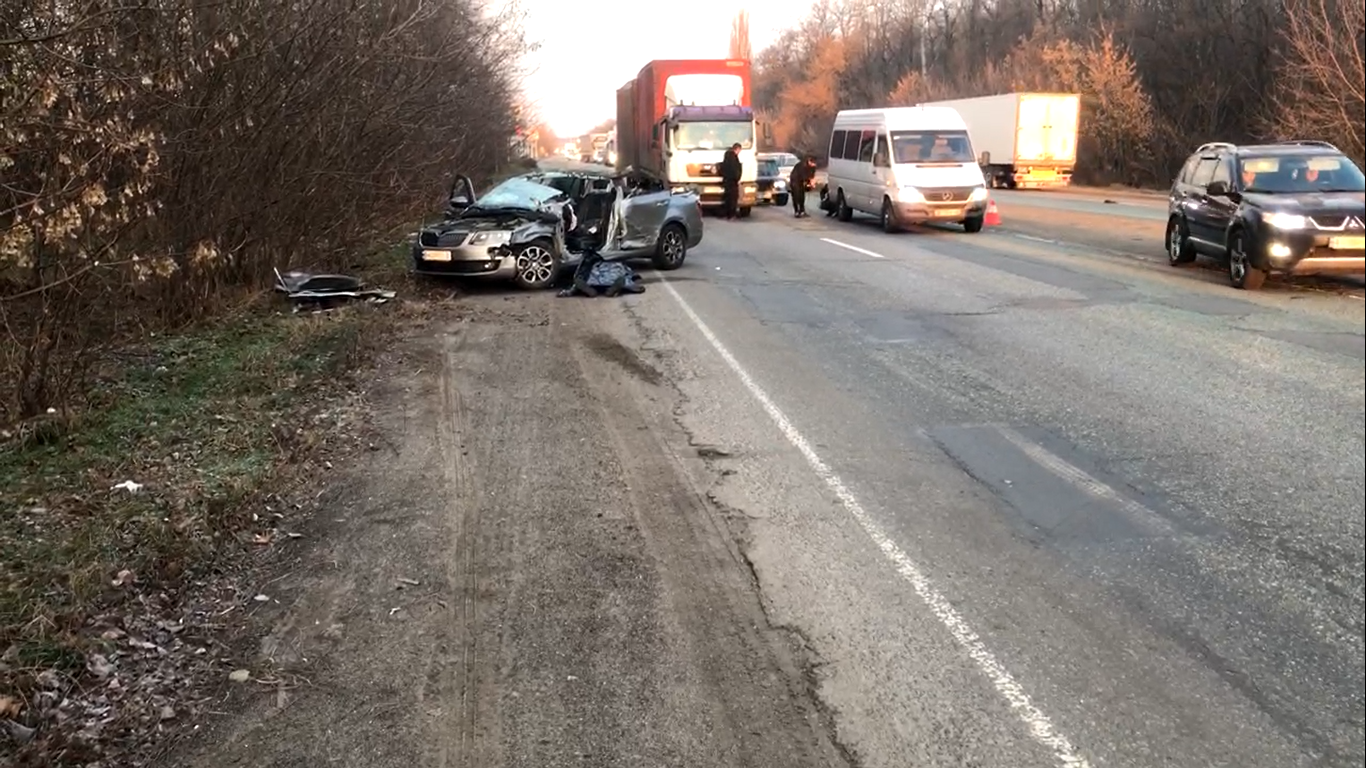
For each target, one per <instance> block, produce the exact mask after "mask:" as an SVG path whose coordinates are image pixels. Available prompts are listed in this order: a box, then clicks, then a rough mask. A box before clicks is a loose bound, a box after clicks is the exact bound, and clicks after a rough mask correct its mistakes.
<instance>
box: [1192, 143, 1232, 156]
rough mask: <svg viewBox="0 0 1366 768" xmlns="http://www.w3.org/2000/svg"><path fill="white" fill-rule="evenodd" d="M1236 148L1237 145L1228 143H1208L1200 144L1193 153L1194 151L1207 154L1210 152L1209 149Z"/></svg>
mask: <svg viewBox="0 0 1366 768" xmlns="http://www.w3.org/2000/svg"><path fill="white" fill-rule="evenodd" d="M1237 148H1238V145H1237V144H1230V143H1228V142H1227V141H1209V142H1206V143H1204V144H1201V145H1200V148H1199V149H1197V150H1195V151H1196V152H1197V153H1199V152H1208V151H1210V150H1211V149H1237Z"/></svg>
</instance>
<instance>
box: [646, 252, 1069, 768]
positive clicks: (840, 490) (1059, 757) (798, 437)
mask: <svg viewBox="0 0 1366 768" xmlns="http://www.w3.org/2000/svg"><path fill="white" fill-rule="evenodd" d="M831 242H833V241H831ZM835 244H836V245H843V243H835ZM660 283H661V284H662V285H663V286H664V288H665V289H667V290H668V291H669V293H670V294H671V295H672V296H673V297H674V300H675V301H677V302H678V306H679V307H681V308H682V309H683V314H685V315H687V316H688V319H689V320H692V322H693V325H695V326H697V330H698V332H700V333H701V334H702V336H703V338H705V339H706V340H707V341H708V342H709V343H710V344H711V346H712V348H713V349H715V350H716V354H718V355H720V357H721V359H722V360H724V361H725V363H726V365H727V366H728V367H729V368H730V369H731V371H733V372H734V373H735V375H736V376H737V377H739V379H740V383H741V384H744V385H745V389H747V390H749V393H750V394H751V395H753V396H754V399H755V400H757V401H758V402H759V405H761V406H763V409H764V411H765V412H767V413H768V416H769V418H771V419H772V420H773V423H774V424H775V425H777V427H778V430H779V431H780V432H782V433H783V437H785V438H787V441H788V442H789V443H791V444H792V447H794V448H796V449H797V450H798V451H799V452H800V453H801V454H802V456H803V457H804V458H805V459H806V463H807V464H809V465H810V466H811V469H812V470H813V471H814V472H815V473H816V476H817V477H819V478H820V479H821V480H822V481H824V482H825V485H826V487H828V488H829V489H830V490H831V492H833V493H834V494H835V496H836V498H838V499H839V500H840V504H841V505H843V507H844V509H845V511H846V512H848V513H849V515H850V516H851V517H853V518H854V520H855V521H857V522H858V524H859V526H860V527H861V528H863V531H864V533H866V534H867V535H868V538H870V539H872V540H873V543H874V544H876V545H877V548H878V549H879V550H881V551H882V554H883V555H884V556H885V557H886V558H887V559H888V560H890V561H891V563H892V565H894V566H895V567H896V571H897V573H898V574H900V575H901V576H902V578H904V579H906V581H908V582H910V585H911V588H912V589H914V590H915V593H916V594H917V595H919V596H920V599H921V600H922V601H924V603H925V605H926V606H927V607H928V608H929V609H930V612H931V613H933V614H934V617H935V618H936V619H938V620H939V623H940V624H943V625H944V627H945V628H946V629H947V630H948V631H949V634H950V635H952V636H953V639H954V640H955V641H957V642H958V645H959V646H961V647H962V648H963V650H965V651H966V652H967V654H968V656H969V657H970V658H971V659H972V660H973V661H974V662H976V663H977V668H978V669H980V670H981V671H982V672H983V673H984V674H986V676H987V678H988V679H989V680H991V684H992V685H993V686H995V688H996V690H997V692H998V693H1000V694H1001V697H1002V698H1004V699H1005V700H1006V703H1008V704H1009V705H1010V708H1011V709H1012V710H1014V711H1015V713H1016V715H1018V716H1019V718H1020V720H1021V721H1023V722H1024V724H1025V726H1026V727H1027V728H1028V729H1029V735H1030V736H1031V737H1033V738H1034V740H1035V741H1037V742H1038V743H1039V744H1041V745H1043V746H1044V747H1046V748H1047V749H1049V750H1050V751H1052V753H1053V757H1054V759H1055V760H1056V761H1057V763H1058V765H1061V766H1066V767H1067V768H1089V766H1090V763H1089V762H1087V760H1086V758H1085V757H1083V756H1082V755H1081V753H1080V751H1078V749H1077V748H1076V747H1074V746H1073V745H1072V742H1071V741H1069V740H1068V739H1067V737H1066V736H1064V735H1063V734H1061V733H1059V732H1058V730H1057V729H1056V728H1054V727H1053V721H1052V720H1050V719H1049V718H1048V715H1046V714H1044V713H1043V712H1042V711H1041V710H1040V709H1039V708H1038V707H1036V706H1034V702H1033V701H1031V700H1030V698H1029V694H1027V693H1026V692H1025V690H1024V687H1023V686H1021V685H1020V684H1019V683H1018V682H1017V681H1016V680H1015V677H1014V676H1013V675H1011V674H1010V672H1008V671H1006V669H1005V667H1004V666H1002V664H1001V662H1000V661H997V659H996V655H995V654H993V653H992V652H991V650H990V649H989V648H987V646H986V643H983V642H982V639H981V637H979V636H978V634H977V633H976V632H974V631H973V630H972V628H971V627H970V626H968V623H967V621H965V620H964V619H963V617H962V616H961V615H959V613H958V611H956V610H954V608H953V605H952V604H950V603H949V600H948V598H946V597H944V596H943V595H942V594H940V593H939V592H938V590H936V589H935V588H934V586H933V585H932V584H931V583H930V580H929V578H928V577H926V576H925V573H924V572H923V571H922V570H920V566H918V565H916V563H915V561H913V560H911V558H910V555H907V554H906V552H905V551H904V550H902V549H901V547H899V546H897V544H896V542H895V541H893V540H892V538H891V537H890V536H888V535H887V534H886V533H885V532H883V530H882V528H881V526H879V525H878V524H877V522H876V521H875V520H873V517H872V515H870V514H868V511H867V510H865V509H864V508H863V505H862V504H861V503H859V500H858V498H857V497H856V496H854V493H853V491H850V490H849V486H847V485H845V483H844V480H842V479H840V476H839V475H837V474H835V471H834V470H833V469H831V468H830V465H829V464H826V463H825V460H824V459H822V458H821V457H820V455H819V454H817V453H816V451H815V449H814V448H812V447H811V443H810V442H808V441H807V439H806V438H805V437H803V436H802V433H801V432H799V431H797V427H796V426H794V425H793V424H792V422H791V420H789V419H788V418H787V415H786V414H784V413H783V412H782V411H781V410H779V408H778V406H777V405H775V404H774V402H773V400H772V398H770V397H769V396H768V393H766V392H764V390H763V388H761V387H760V386H759V385H758V383H756V382H755V381H754V378H753V377H752V376H750V375H749V372H748V371H746V370H745V369H744V367H743V366H742V365H740V361H738V360H736V359H735V356H734V355H732V354H731V353H730V350H728V349H726V346H725V345H724V344H722V343H721V340H720V339H719V338H717V337H716V334H715V333H712V330H711V328H709V327H707V324H706V323H705V322H703V320H702V318H701V317H699V316H698V314H697V313H696V312H694V311H693V308H692V307H691V306H690V305H689V304H688V302H687V301H685V300H684V299H683V296H682V295H680V294H679V292H678V290H677V289H676V288H674V287H673V284H672V283H671V282H670V281H669V280H668V279H666V278H664V277H663V276H662V275H661V276H660Z"/></svg>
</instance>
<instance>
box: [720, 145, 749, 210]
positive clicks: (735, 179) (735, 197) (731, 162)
mask: <svg viewBox="0 0 1366 768" xmlns="http://www.w3.org/2000/svg"><path fill="white" fill-rule="evenodd" d="M720 171H721V189H722V190H723V191H724V193H725V204H724V206H723V208H724V210H725V212H726V218H727V219H734V218H735V217H736V216H738V215H740V177H741V176H743V175H744V172H745V171H744V166H743V165H742V164H741V163H740V144H739V143H738V142H737V143H735V144H732V145H731V146H730V149H728V150H726V156H725V157H723V158H721V168H720Z"/></svg>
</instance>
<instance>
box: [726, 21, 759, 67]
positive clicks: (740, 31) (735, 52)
mask: <svg viewBox="0 0 1366 768" xmlns="http://www.w3.org/2000/svg"><path fill="white" fill-rule="evenodd" d="M729 56H730V58H732V59H744V60H745V61H749V60H750V59H752V58H753V51H752V50H750V44H749V11H744V10H742V11H740V12H739V13H737V14H735V18H733V19H731V22H730V53H729Z"/></svg>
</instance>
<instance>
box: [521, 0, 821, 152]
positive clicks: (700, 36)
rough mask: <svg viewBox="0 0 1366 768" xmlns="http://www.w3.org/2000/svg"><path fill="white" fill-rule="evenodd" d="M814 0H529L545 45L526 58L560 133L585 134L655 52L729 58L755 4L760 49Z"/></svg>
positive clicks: (532, 89)
mask: <svg viewBox="0 0 1366 768" xmlns="http://www.w3.org/2000/svg"><path fill="white" fill-rule="evenodd" d="M810 6H811V0H749V2H747V3H737V2H734V0H731V2H724V1H723V0H682V1H681V2H680V1H679V0H673V2H667V3H661V4H659V5H652V4H649V3H642V2H640V0H635V1H634V2H632V0H588V1H587V2H564V1H563V0H558V1H555V0H523V7H524V8H526V10H527V11H528V16H529V18H528V22H527V29H526V32H527V37H528V39H530V40H534V41H539V42H540V43H541V49H540V50H539V51H537V52H536V53H534V54H532V55H531V56H529V57H528V61H527V63H528V64H529V65H531V66H533V67H535V68H536V71H535V72H533V73H532V74H531V76H530V77H529V78H528V80H527V89H528V91H529V95H530V96H531V98H532V99H533V100H534V101H536V102H537V106H538V108H539V110H540V113H541V115H542V116H543V117H544V118H545V119H546V120H547V121H548V122H549V123H550V125H551V127H552V128H554V130H555V133H556V135H557V136H562V137H565V138H569V137H571V136H579V135H582V134H583V133H586V132H587V131H588V130H589V129H590V128H592V127H593V126H595V125H597V124H598V123H601V122H602V121H603V120H606V119H608V118H614V117H616V113H617V89H618V88H620V87H621V86H622V85H623V84H624V83H625V82H626V81H627V80H630V79H631V78H633V77H635V76H636V73H638V72H640V68H641V67H643V66H645V64H646V63H647V62H649V61H652V60H654V59H723V58H725V57H726V53H727V49H728V48H729V46H730V22H731V19H732V17H733V16H734V15H735V13H736V12H738V11H739V10H740V9H741V8H745V7H748V9H749V29H750V41H751V45H752V46H753V49H754V53H755V54H758V52H759V51H761V50H763V48H764V47H765V46H766V45H768V44H769V43H770V42H772V41H773V40H774V39H775V38H776V37H777V36H778V33H779V32H781V31H782V30H783V29H785V28H787V27H789V26H793V25H795V24H797V23H799V22H800V21H801V19H802V18H803V17H804V16H805V15H806V12H807V9H808V8H810Z"/></svg>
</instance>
